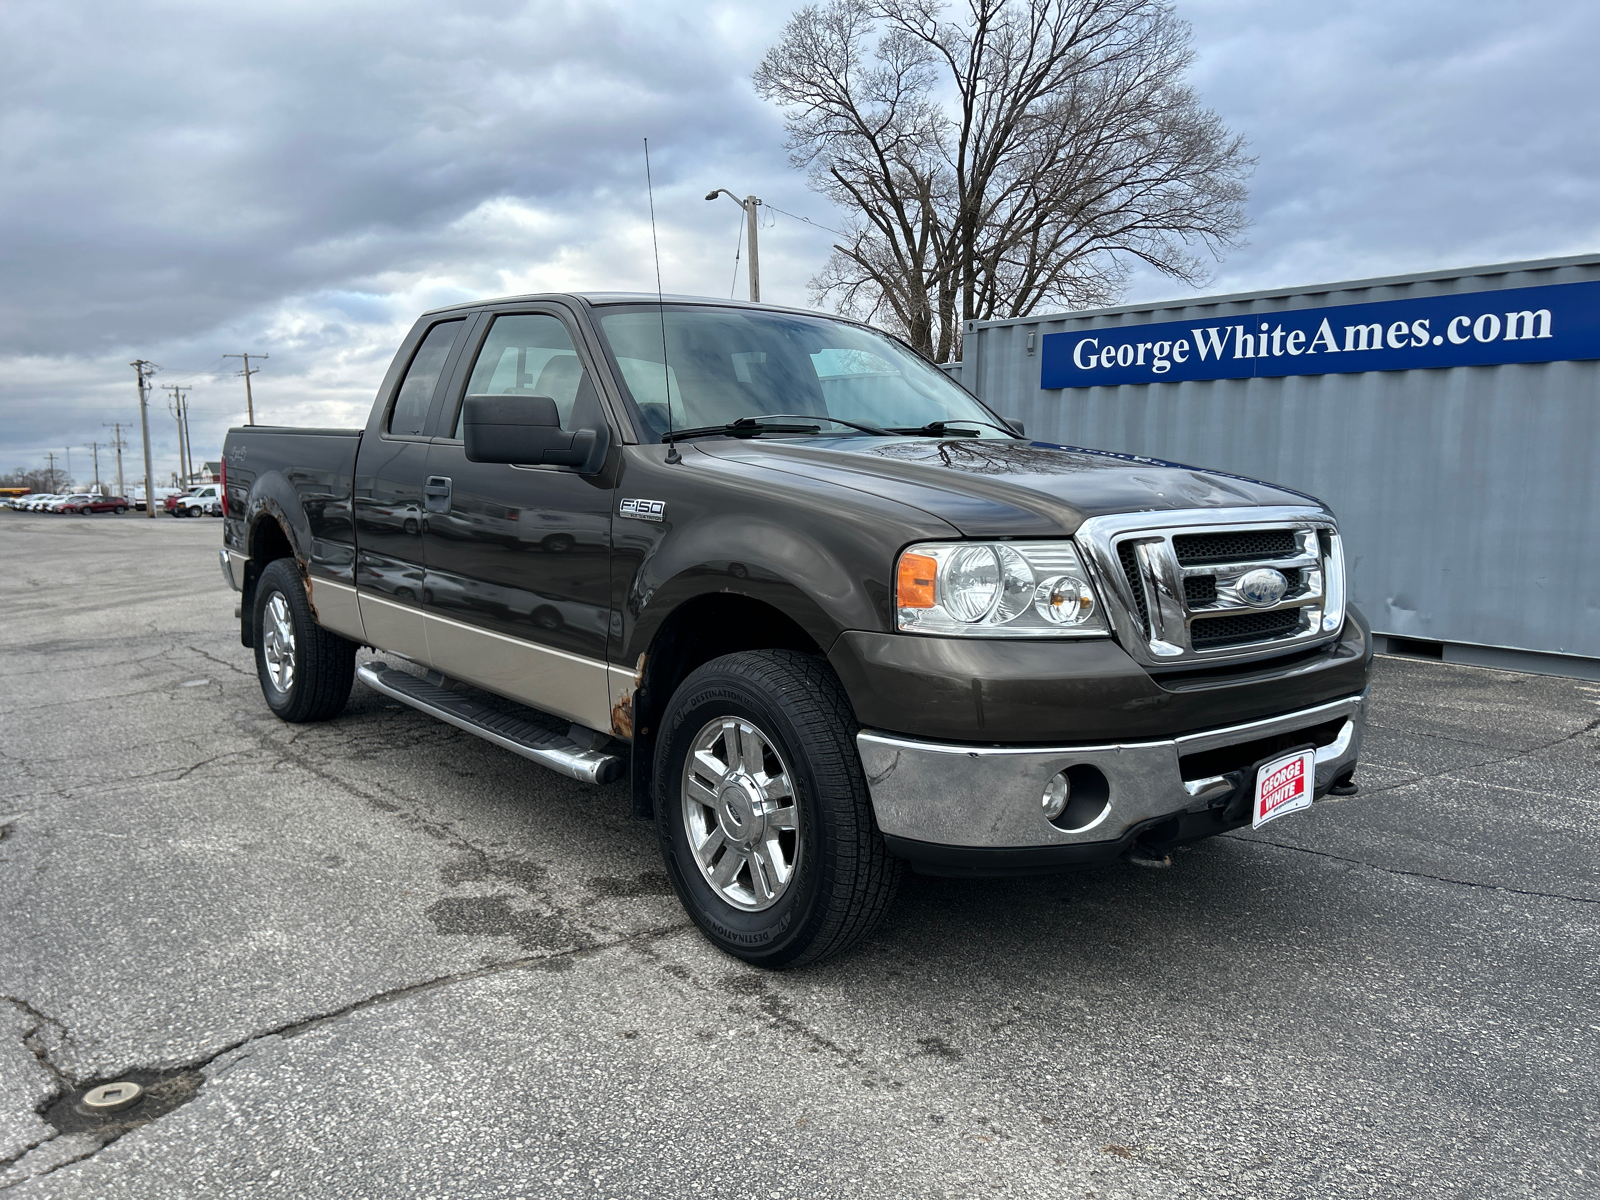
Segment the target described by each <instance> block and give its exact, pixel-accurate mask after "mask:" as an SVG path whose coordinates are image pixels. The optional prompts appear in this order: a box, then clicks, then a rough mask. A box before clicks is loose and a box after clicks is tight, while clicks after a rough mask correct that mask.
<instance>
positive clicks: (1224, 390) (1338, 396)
mask: <svg viewBox="0 0 1600 1200" xmlns="http://www.w3.org/2000/svg"><path fill="white" fill-rule="evenodd" d="M1593 279H1600V256H1585V257H1583V258H1572V259H1550V260H1545V261H1543V262H1538V263H1517V264H1509V265H1505V266H1498V267H1479V268H1473V269H1471V270H1469V271H1454V272H1440V273H1436V274H1430V275H1415V276H1404V277H1398V278H1393V279H1380V280H1363V281H1360V282H1357V283H1344V284H1330V285H1325V286H1321V287H1317V288H1314V289H1300V290H1296V291H1282V292H1271V293H1258V294H1251V295H1243V296H1220V297H1208V298H1205V299H1202V300H1197V301H1192V302H1187V303H1182V304H1169V305H1157V306H1137V307H1125V308H1114V309H1105V310H1101V311H1096V312H1088V313H1075V314H1072V315H1070V316H1053V317H1042V318H1027V319H1024V320H1018V321H995V322H977V323H973V324H971V325H969V327H968V330H967V333H966V337H965V343H964V346H963V351H964V354H963V358H964V362H963V364H962V366H961V373H960V376H959V377H960V378H961V381H962V382H963V383H965V384H966V386H967V387H969V388H971V389H972V390H973V391H975V392H977V393H978V394H979V395H980V396H982V397H983V398H984V399H985V400H987V401H988V402H989V403H990V404H991V405H992V406H993V407H994V408H995V409H996V410H997V411H998V412H1000V413H1002V414H1003V415H1005V416H1008V417H1014V418H1015V417H1020V418H1021V419H1022V420H1024V421H1026V422H1027V428H1028V433H1029V434H1030V435H1032V436H1034V437H1037V438H1040V439H1042V440H1048V441H1057V442H1064V443H1067V444H1070V445H1077V446H1091V447H1095V448H1099V449H1107V450H1120V451H1125V452H1128V453H1132V454H1145V455H1150V456H1152V457H1155V458H1165V459H1172V460H1174V461H1177V462H1185V463H1192V464H1194V465H1197V466H1204V467H1213V468H1217V469H1220V470H1224V471H1230V472H1233V473H1236V474H1239V475H1247V476H1251V477H1253V478H1257V479H1266V480H1270V481H1272V482H1275V483H1282V484H1287V485H1288V486H1290V487H1294V488H1298V489H1300V490H1302V491H1306V492H1310V493H1311V494H1313V495H1316V496H1319V497H1321V498H1322V499H1323V500H1325V501H1327V502H1328V503H1329V504H1331V505H1332V506H1333V508H1334V510H1335V512H1337V513H1338V515H1339V518H1340V525H1341V527H1342V529H1343V531H1344V534H1345V545H1346V547H1347V551H1348V554H1349V556H1350V561H1351V567H1352V572H1351V574H1352V582H1353V594H1354V598H1355V600H1356V602H1357V603H1358V604H1359V605H1360V606H1361V608H1362V611H1364V612H1365V613H1366V614H1367V616H1368V617H1369V618H1370V619H1371V621H1372V625H1373V628H1374V629H1375V630H1377V631H1378V632H1380V633H1388V634H1394V635H1399V636H1404V637H1415V638H1428V639H1436V640H1440V641H1446V642H1465V643H1476V644H1478V645H1486V646H1501V647H1514V648H1518V649H1524V650H1537V651H1544V652H1548V653H1561V654H1577V655H1587V656H1592V657H1597V658H1600V484H1597V482H1596V476H1597V473H1600V362H1593V361H1588V362H1555V363H1537V364H1515V365H1504V366H1484V367H1453V368H1448V369H1439V370H1414V371H1370V372H1365V373H1361V374H1348V375H1301V376H1291V377H1286V378H1277V379H1228V380H1212V381H1190V382H1183V383H1160V384H1125V385H1122V386H1119V387H1092V388H1063V389H1055V390H1051V391H1045V390H1042V389H1041V388H1040V387H1039V364H1040V354H1039V351H1040V347H1041V343H1042V339H1043V336H1044V335H1045V334H1048V333H1059V332H1075V331H1082V330H1089V329H1095V328H1106V327H1110V326H1120V325H1139V324H1146V323H1149V322H1153V321H1173V320H1199V319H1203V318H1219V317H1233V316H1243V315H1246V314H1269V313H1275V312H1283V311H1287V310H1291V309H1296V308H1312V307H1319V306H1323V305H1330V304H1356V303H1363V302H1368V301H1375V300H1392V299H1405V298H1412V297H1420V296H1435V295H1444V294H1450V293H1459V292H1481V291H1490V290H1497V289H1503V288H1512V287H1530V286H1538V285H1543V284H1554V283H1573V282H1579V281H1585V280H1593ZM1030 333H1031V334H1034V335H1035V336H1034V340H1033V352H1032V353H1029V351H1028V346H1027V341H1028V335H1029V334H1030Z"/></svg>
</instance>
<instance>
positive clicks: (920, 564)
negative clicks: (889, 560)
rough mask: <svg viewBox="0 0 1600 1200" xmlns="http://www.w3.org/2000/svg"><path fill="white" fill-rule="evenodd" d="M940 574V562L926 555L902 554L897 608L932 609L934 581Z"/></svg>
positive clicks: (896, 600)
mask: <svg viewBox="0 0 1600 1200" xmlns="http://www.w3.org/2000/svg"><path fill="white" fill-rule="evenodd" d="M938 572H939V564H938V562H937V561H936V560H935V559H932V558H929V557H928V556H927V555H926V554H902V555H901V556H900V573H899V578H897V579H896V580H895V589H894V595H895V607H896V608H932V607H933V579H934V576H935V575H937V574H938Z"/></svg>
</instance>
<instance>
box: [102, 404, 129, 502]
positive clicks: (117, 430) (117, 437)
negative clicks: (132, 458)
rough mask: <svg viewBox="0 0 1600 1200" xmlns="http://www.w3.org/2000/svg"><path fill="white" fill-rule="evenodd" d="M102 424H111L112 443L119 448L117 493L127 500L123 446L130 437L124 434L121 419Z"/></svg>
mask: <svg viewBox="0 0 1600 1200" xmlns="http://www.w3.org/2000/svg"><path fill="white" fill-rule="evenodd" d="M100 424H102V425H109V426H111V428H112V431H113V432H112V434H111V436H112V439H113V440H112V442H111V444H112V445H113V446H115V447H116V450H117V495H119V496H121V497H122V498H123V499H124V500H126V499H127V498H128V492H127V489H126V488H125V487H124V486H123V484H122V448H123V447H124V446H126V445H127V444H128V439H127V438H125V437H123V436H122V422H121V421H101V422H100Z"/></svg>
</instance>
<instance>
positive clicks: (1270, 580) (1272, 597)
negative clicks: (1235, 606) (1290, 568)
mask: <svg viewBox="0 0 1600 1200" xmlns="http://www.w3.org/2000/svg"><path fill="white" fill-rule="evenodd" d="M1288 590H1289V581H1288V580H1287V579H1285V578H1284V577H1283V575H1282V574H1281V573H1280V572H1278V571H1274V570H1273V569H1272V568H1270V567H1262V568H1260V569H1259V570H1255V571H1250V572H1248V573H1247V574H1245V575H1244V576H1242V577H1241V578H1240V580H1239V599H1241V600H1243V601H1244V602H1245V603H1246V604H1248V605H1250V606H1251V607H1252V608H1271V607H1272V606H1273V605H1274V604H1276V603H1278V601H1280V600H1282V599H1283V597H1284V593H1286V592H1287V591H1288Z"/></svg>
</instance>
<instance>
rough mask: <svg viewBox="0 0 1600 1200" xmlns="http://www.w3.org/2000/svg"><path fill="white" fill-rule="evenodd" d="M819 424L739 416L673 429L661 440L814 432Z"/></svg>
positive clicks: (674, 440)
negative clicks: (724, 422) (726, 421)
mask: <svg viewBox="0 0 1600 1200" xmlns="http://www.w3.org/2000/svg"><path fill="white" fill-rule="evenodd" d="M821 428H822V427H821V426H820V425H769V424H766V423H765V422H762V421H757V420H755V419H753V418H751V417H740V418H739V419H738V420H737V421H734V422H731V423H730V424H727V425H701V426H698V427H696V428H694V429H674V430H673V431H672V432H671V433H663V434H662V435H661V440H662V441H663V442H667V443H669V444H670V443H672V442H681V441H684V440H686V439H688V438H698V437H716V436H718V435H719V434H720V435H722V436H724V437H736V438H753V437H760V436H761V435H762V434H763V433H816V432H817V431H818V430H819V429H821Z"/></svg>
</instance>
